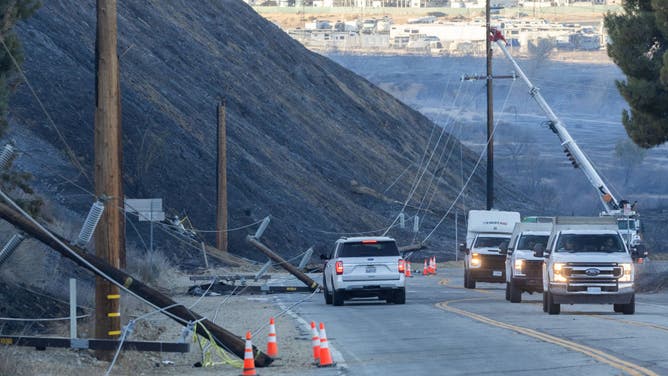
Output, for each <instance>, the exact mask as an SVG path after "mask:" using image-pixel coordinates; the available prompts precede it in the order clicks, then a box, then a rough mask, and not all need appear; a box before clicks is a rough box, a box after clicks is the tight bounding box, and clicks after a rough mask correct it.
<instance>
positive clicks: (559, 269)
mask: <svg viewBox="0 0 668 376" xmlns="http://www.w3.org/2000/svg"><path fill="white" fill-rule="evenodd" d="M552 271H553V272H554V273H553V274H554V282H568V279H566V276H564V274H563V272H564V264H563V263H560V262H555V263H554V265H552Z"/></svg>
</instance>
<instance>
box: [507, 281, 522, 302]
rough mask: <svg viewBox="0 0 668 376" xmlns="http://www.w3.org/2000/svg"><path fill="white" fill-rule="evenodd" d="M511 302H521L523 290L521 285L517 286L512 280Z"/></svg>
mask: <svg viewBox="0 0 668 376" xmlns="http://www.w3.org/2000/svg"><path fill="white" fill-rule="evenodd" d="M509 300H510V302H511V303H521V302H522V290H520V289H519V287H517V286H515V284H514V283H513V282H512V281H511V282H510V299H509Z"/></svg>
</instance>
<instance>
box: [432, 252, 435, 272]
mask: <svg viewBox="0 0 668 376" xmlns="http://www.w3.org/2000/svg"><path fill="white" fill-rule="evenodd" d="M432 273H433V274H436V256H434V266H433V268H432Z"/></svg>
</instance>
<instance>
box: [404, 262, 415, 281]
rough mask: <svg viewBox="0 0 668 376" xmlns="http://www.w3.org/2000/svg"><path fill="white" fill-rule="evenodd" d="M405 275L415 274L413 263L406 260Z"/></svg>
mask: <svg viewBox="0 0 668 376" xmlns="http://www.w3.org/2000/svg"><path fill="white" fill-rule="evenodd" d="M404 276H405V277H409V278H410V277H412V276H413V275H412V274H411V263H410V262H408V261H406V271H405V272H404Z"/></svg>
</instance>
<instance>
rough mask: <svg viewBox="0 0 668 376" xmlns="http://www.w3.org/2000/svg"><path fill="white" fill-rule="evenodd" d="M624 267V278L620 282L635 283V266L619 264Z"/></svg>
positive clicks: (620, 278)
mask: <svg viewBox="0 0 668 376" xmlns="http://www.w3.org/2000/svg"><path fill="white" fill-rule="evenodd" d="M619 266H621V267H622V276H621V277H619V282H633V264H619Z"/></svg>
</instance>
